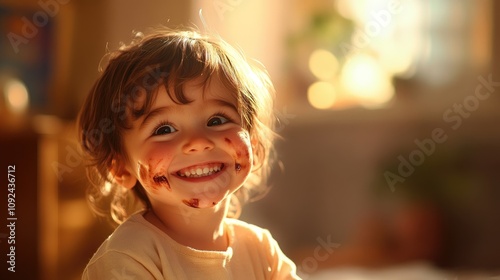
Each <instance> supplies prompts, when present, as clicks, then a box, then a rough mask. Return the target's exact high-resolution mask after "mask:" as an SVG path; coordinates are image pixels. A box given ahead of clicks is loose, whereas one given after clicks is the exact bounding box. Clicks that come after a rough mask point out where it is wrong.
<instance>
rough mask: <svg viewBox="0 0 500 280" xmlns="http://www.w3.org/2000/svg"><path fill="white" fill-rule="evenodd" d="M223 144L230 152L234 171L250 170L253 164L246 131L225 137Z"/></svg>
mask: <svg viewBox="0 0 500 280" xmlns="http://www.w3.org/2000/svg"><path fill="white" fill-rule="evenodd" d="M224 142H225V143H226V144H227V145H228V147H229V149H230V150H232V151H233V152H232V154H233V157H234V161H235V166H234V169H235V170H236V171H237V172H240V171H245V170H248V169H250V168H251V163H252V162H253V153H252V145H251V143H250V135H249V134H248V132H247V131H240V132H238V133H236V135H233V136H226V137H225V138H224Z"/></svg>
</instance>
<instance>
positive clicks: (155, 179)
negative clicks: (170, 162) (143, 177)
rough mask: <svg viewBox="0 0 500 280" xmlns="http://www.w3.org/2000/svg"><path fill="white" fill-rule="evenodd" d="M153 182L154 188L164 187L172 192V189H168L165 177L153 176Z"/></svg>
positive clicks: (168, 185)
mask: <svg viewBox="0 0 500 280" xmlns="http://www.w3.org/2000/svg"><path fill="white" fill-rule="evenodd" d="M153 182H154V183H155V186H156V187H161V186H165V188H167V190H169V191H171V190H172V188H171V187H170V184H169V183H168V180H167V177H166V176H165V175H155V176H153Z"/></svg>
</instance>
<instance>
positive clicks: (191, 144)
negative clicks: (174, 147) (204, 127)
mask: <svg viewBox="0 0 500 280" xmlns="http://www.w3.org/2000/svg"><path fill="white" fill-rule="evenodd" d="M213 148H214V143H213V142H212V140H210V139H209V138H208V137H207V136H206V135H202V134H195V135H192V136H191V137H190V138H188V139H187V142H186V143H185V144H184V146H183V147H182V150H183V152H184V153H196V152H202V151H210V150H212V149H213Z"/></svg>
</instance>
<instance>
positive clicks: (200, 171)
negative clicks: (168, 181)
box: [177, 164, 223, 178]
mask: <svg viewBox="0 0 500 280" xmlns="http://www.w3.org/2000/svg"><path fill="white" fill-rule="evenodd" d="M222 167H223V165H222V164H219V165H213V166H210V167H209V166H205V167H203V168H202V167H199V168H196V169H191V170H189V171H187V170H186V171H179V172H178V173H177V174H178V175H179V176H181V177H191V178H196V177H203V176H209V175H212V174H214V173H217V172H219V171H220V170H221V169H222Z"/></svg>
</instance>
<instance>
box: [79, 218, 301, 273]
mask: <svg viewBox="0 0 500 280" xmlns="http://www.w3.org/2000/svg"><path fill="white" fill-rule="evenodd" d="M226 224H227V228H228V231H229V246H228V248H227V250H226V251H203V250H196V249H193V248H190V247H186V246H184V245H181V244H179V243H177V242H176V241H174V240H173V239H172V238H170V237H169V236H168V235H167V234H165V233H164V232H163V231H161V230H160V229H158V228H157V227H156V226H154V225H153V224H151V223H149V222H148V221H146V219H144V217H143V216H142V212H141V213H136V214H134V215H132V216H131V217H130V218H129V219H128V220H127V221H125V222H124V223H123V224H121V225H120V226H119V227H118V228H117V229H116V230H115V232H114V233H113V234H112V235H111V236H110V237H109V238H108V239H106V241H104V243H103V244H102V245H101V247H100V248H99V249H98V250H97V252H96V253H95V254H94V256H93V257H92V259H91V260H90V262H89V263H88V264H87V267H86V268H85V271H84V272H83V276H82V279H90V280H101V279H106V280H132V279H134V280H148V279H189V280H192V279H215V280H223V279H238V280H239V279H300V278H299V277H298V276H297V275H296V268H295V265H294V264H293V262H292V261H290V260H289V259H288V258H287V257H286V256H285V255H284V254H283V252H282V251H281V249H280V247H279V245H278V243H277V242H276V241H275V240H274V239H273V237H272V236H271V234H270V233H269V231H267V230H265V229H262V228H259V227H257V226H255V225H251V224H248V223H245V222H243V221H239V220H235V219H227V222H226Z"/></svg>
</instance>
